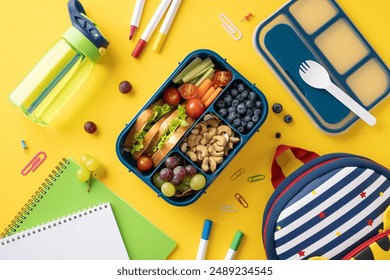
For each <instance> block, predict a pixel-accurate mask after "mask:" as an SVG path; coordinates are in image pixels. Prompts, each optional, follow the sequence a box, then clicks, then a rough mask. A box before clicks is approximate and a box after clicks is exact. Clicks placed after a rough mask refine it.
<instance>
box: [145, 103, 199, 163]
mask: <svg viewBox="0 0 390 280" xmlns="http://www.w3.org/2000/svg"><path fill="white" fill-rule="evenodd" d="M194 122H195V120H194V119H192V118H191V117H189V116H188V115H187V114H186V110H185V107H184V106H181V105H179V106H178V107H177V109H176V110H175V111H174V112H173V113H172V114H171V115H170V116H169V117H168V118H167V119H166V120H165V121H164V122H163V124H162V125H161V127H160V130H159V132H158V133H156V134H155V137H154V138H153V139H152V140H151V141H150V144H149V147H147V148H146V150H145V154H147V155H149V156H150V157H151V159H152V161H153V166H154V167H156V166H157V165H158V164H159V163H160V162H161V161H162V160H163V159H164V158H165V156H166V155H167V154H168V153H169V152H170V151H171V150H172V149H173V148H174V147H175V145H176V144H177V142H178V141H179V140H180V139H181V138H182V137H183V135H184V134H185V133H186V132H187V130H188V129H189V128H190V127H191V125H192V124H193V123H194Z"/></svg>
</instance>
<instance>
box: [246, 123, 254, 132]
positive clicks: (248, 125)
mask: <svg viewBox="0 0 390 280" xmlns="http://www.w3.org/2000/svg"><path fill="white" fill-rule="evenodd" d="M254 126H255V123H254V122H247V124H246V129H248V130H251V129H252V128H253V127H254Z"/></svg>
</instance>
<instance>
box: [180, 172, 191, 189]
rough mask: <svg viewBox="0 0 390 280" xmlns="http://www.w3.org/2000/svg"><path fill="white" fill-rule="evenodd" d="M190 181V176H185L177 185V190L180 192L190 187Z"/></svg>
mask: <svg viewBox="0 0 390 280" xmlns="http://www.w3.org/2000/svg"><path fill="white" fill-rule="evenodd" d="M190 181H191V177H189V176H185V177H184V179H183V182H182V183H181V184H180V185H178V186H177V190H178V191H179V192H181V193H183V192H185V191H187V190H189V189H190V188H191V187H190Z"/></svg>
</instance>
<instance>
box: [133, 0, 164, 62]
mask: <svg viewBox="0 0 390 280" xmlns="http://www.w3.org/2000/svg"><path fill="white" fill-rule="evenodd" d="M170 3H171V0H162V1H161V3H160V5H159V6H158V7H157V10H156V11H155V12H154V15H153V17H152V19H151V20H150V22H149V24H148V26H147V27H146V29H145V31H144V33H143V34H142V36H141V39H139V41H138V43H137V45H136V46H135V48H134V50H133V52H132V53H131V55H132V56H133V57H135V58H138V57H139V56H140V55H141V53H142V51H143V49H144V48H145V46H146V44H147V43H148V41H149V39H150V37H151V36H152V34H153V32H154V30H155V29H156V27H157V25H158V23H159V22H160V20H161V18H162V17H163V15H164V13H165V11H166V10H167V9H168V6H169V4H170Z"/></svg>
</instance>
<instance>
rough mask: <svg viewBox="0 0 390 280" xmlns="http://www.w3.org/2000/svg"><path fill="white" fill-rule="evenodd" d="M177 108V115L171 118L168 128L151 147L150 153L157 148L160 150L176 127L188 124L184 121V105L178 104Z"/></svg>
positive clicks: (185, 116) (185, 115)
mask: <svg viewBox="0 0 390 280" xmlns="http://www.w3.org/2000/svg"><path fill="white" fill-rule="evenodd" d="M177 110H178V114H177V117H176V118H174V119H173V120H171V122H170V123H169V127H168V129H167V130H165V132H164V134H163V135H162V136H161V138H160V140H159V141H158V143H157V145H156V146H155V147H154V148H153V151H152V153H155V152H157V151H158V150H160V149H161V148H162V147H163V146H164V145H165V143H166V142H167V141H168V140H169V138H171V136H172V135H173V134H174V133H175V131H176V129H178V128H179V127H180V126H187V125H188V122H187V121H186V118H187V114H186V110H185V107H184V106H181V105H179V106H178V108H177Z"/></svg>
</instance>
